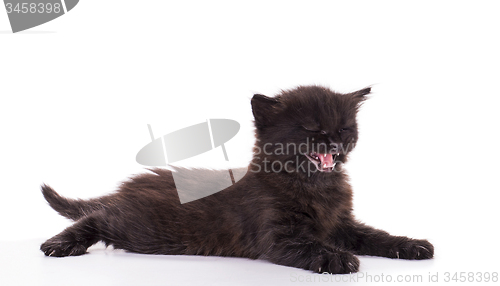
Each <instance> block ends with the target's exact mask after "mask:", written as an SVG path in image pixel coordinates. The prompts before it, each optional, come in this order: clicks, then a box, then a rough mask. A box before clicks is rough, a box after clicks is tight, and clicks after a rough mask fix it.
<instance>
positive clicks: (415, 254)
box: [390, 239, 434, 260]
mask: <svg viewBox="0 0 500 286" xmlns="http://www.w3.org/2000/svg"><path fill="white" fill-rule="evenodd" d="M433 256H434V246H433V245H432V244H431V243H430V242H428V241H427V240H425V239H410V240H408V241H406V242H404V243H402V244H401V245H398V246H397V247H395V248H393V249H391V251H390V257H392V258H398V259H410V260H414V259H417V260H421V259H430V258H432V257H433Z"/></svg>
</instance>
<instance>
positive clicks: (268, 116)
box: [252, 94, 279, 129]
mask: <svg viewBox="0 0 500 286" xmlns="http://www.w3.org/2000/svg"><path fill="white" fill-rule="evenodd" d="M278 105H279V101H278V99H276V98H272V97H267V96H265V95H262V94H254V96H253V97H252V113H253V117H254V118H255V126H256V127H257V128H258V129H262V128H263V127H265V126H267V125H269V124H271V123H272V118H273V115H274V114H276V113H277V107H278Z"/></svg>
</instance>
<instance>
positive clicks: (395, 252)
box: [332, 221, 434, 259]
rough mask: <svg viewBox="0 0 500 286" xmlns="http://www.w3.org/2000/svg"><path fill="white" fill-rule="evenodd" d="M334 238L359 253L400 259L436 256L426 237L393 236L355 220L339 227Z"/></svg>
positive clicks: (341, 244)
mask: <svg viewBox="0 0 500 286" xmlns="http://www.w3.org/2000/svg"><path fill="white" fill-rule="evenodd" d="M332 240H333V243H334V245H337V246H339V247H342V248H345V249H348V250H350V251H353V252H354V253H355V254H358V255H372V256H382V257H389V258H399V259H430V258H432V257H433V256H434V246H433V245H432V244H431V243H430V242H428V241H427V240H425V239H412V238H408V237H405V236H393V235H390V234H389V233H387V232H385V231H383V230H379V229H375V228H373V227H371V226H367V225H364V224H362V223H358V222H354V221H353V222H351V223H349V224H345V225H344V227H343V228H341V229H339V230H338V231H337V232H336V233H335V234H334V236H333V237H332Z"/></svg>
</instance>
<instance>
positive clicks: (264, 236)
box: [41, 86, 434, 273]
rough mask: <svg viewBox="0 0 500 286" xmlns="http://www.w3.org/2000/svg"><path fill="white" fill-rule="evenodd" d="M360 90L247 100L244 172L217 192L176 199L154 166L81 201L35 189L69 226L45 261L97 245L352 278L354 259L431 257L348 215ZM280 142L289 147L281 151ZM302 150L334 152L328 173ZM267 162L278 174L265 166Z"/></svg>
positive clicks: (423, 248)
mask: <svg viewBox="0 0 500 286" xmlns="http://www.w3.org/2000/svg"><path fill="white" fill-rule="evenodd" d="M369 93H370V88H366V89H363V90H360V91H357V92H353V93H350V94H339V93H335V92H332V91H330V90H329V89H326V88H323V87H318V86H305V87H298V88H296V89H293V90H289V91H284V92H282V93H281V94H279V95H277V96H276V97H274V98H270V97H266V96H264V95H255V96H254V97H253V99H252V110H253V113H254V117H255V126H256V139H257V141H256V144H255V148H254V158H253V160H252V162H251V164H250V166H249V168H248V172H247V174H246V175H245V176H244V177H243V179H241V180H240V181H238V182H237V183H236V184H235V185H233V186H231V187H229V188H227V189H225V190H223V191H221V192H218V193H216V194H213V195H211V196H208V197H205V198H202V199H199V200H196V201H193V202H189V203H186V204H182V205H181V204H180V202H179V198H178V195H177V193H176V189H175V185H174V181H173V178H172V173H171V172H170V171H168V170H163V169H153V170H151V171H152V173H147V174H142V175H138V176H136V177H133V178H132V179H130V180H128V181H126V182H124V183H123V184H122V185H121V187H120V188H119V189H118V191H117V192H115V193H113V194H110V195H107V196H104V197H101V198H97V199H92V200H88V201H82V200H69V199H65V198H63V197H61V196H59V195H58V194H57V193H56V192H55V191H54V190H53V189H51V188H50V187H49V186H47V185H43V186H42V192H43V195H44V197H45V199H46V200H47V201H48V202H49V204H50V205H51V207H52V208H54V209H55V210H56V211H58V212H59V213H60V214H61V215H63V216H65V217H67V218H70V219H72V220H74V221H75V223H74V224H73V225H72V226H70V227H68V228H67V229H65V230H64V231H63V232H61V233H60V234H58V235H56V236H54V237H53V238H51V239H49V240H47V241H46V242H45V243H43V244H42V245H41V250H42V251H43V252H44V253H45V255H48V256H57V257H61V256H69V255H81V254H84V253H86V250H87V248H88V247H90V246H91V245H93V244H95V243H96V242H98V241H103V242H104V243H106V245H113V246H114V247H115V248H121V249H125V250H128V251H131V252H137V253H147V254H176V255H178V254H187V255H194V254H196V255H219V256H237V257H247V258H251V259H266V260H269V261H271V262H273V263H276V264H281V265H287V266H292V267H298V268H303V269H308V270H311V271H314V272H318V273H322V272H329V273H350V272H356V271H358V268H359V260H358V259H357V258H356V256H355V255H375V256H384V257H389V258H401V259H429V258H432V257H433V253H434V248H433V246H432V244H430V243H429V242H428V241H426V240H416V239H410V238H407V237H400V236H391V235H389V234H388V233H387V232H385V231H382V230H377V229H374V228H372V227H369V226H366V225H364V224H362V223H360V222H358V221H357V220H356V219H355V218H354V217H353V215H352V191H351V187H350V185H349V184H348V183H347V177H346V174H345V173H344V171H343V170H342V163H343V162H345V161H346V160H347V155H348V153H349V152H350V151H351V150H352V148H354V145H355V143H356V141H357V138H358V132H357V123H356V113H357V111H358V108H359V106H360V104H361V103H362V102H363V101H364V100H365V96H366V95H367V94H369ZM290 143H293V144H290ZM266 144H267V145H266ZM286 144H289V145H290V146H292V145H294V146H295V147H296V148H295V149H294V150H291V149H292V148H290V149H289V150H287V151H288V152H286V151H284V150H283V146H287V145H286ZM280 148H281V149H280ZM311 150H316V151H317V152H318V153H321V154H323V153H332V152H333V153H337V152H338V153H339V155H338V156H337V157H335V158H336V160H337V161H338V163H337V164H336V165H335V167H334V170H333V171H331V170H327V171H325V172H320V171H319V169H317V168H316V167H315V165H314V164H313V163H312V161H310V160H309V159H308V158H306V156H305V154H309V152H311ZM332 150H333V151H332ZM332 156H333V155H332ZM287 162H288V164H287ZM273 163H274V167H276V166H278V165H280V164H281V166H284V167H285V168H282V169H281V170H278V169H277V168H274V169H273ZM328 171H330V172H328ZM189 172H192V177H193V183H194V184H196V183H197V182H198V181H197V180H196V178H197V177H198V175H199V176H221V175H222V172H224V175H226V173H227V171H208V170H192V171H189Z"/></svg>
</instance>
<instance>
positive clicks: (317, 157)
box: [305, 152, 340, 172]
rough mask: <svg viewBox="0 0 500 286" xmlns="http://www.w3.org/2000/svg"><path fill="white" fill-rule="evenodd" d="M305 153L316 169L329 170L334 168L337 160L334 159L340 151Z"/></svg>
mask: <svg viewBox="0 0 500 286" xmlns="http://www.w3.org/2000/svg"><path fill="white" fill-rule="evenodd" d="M305 155H306V157H307V159H309V161H311V162H312V163H313V164H314V166H316V168H317V169H318V171H320V172H331V171H333V168H335V164H337V162H335V159H337V157H338V156H339V155H340V153H336V154H329V153H326V154H319V153H315V152H312V153H310V154H309V155H308V154H305Z"/></svg>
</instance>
